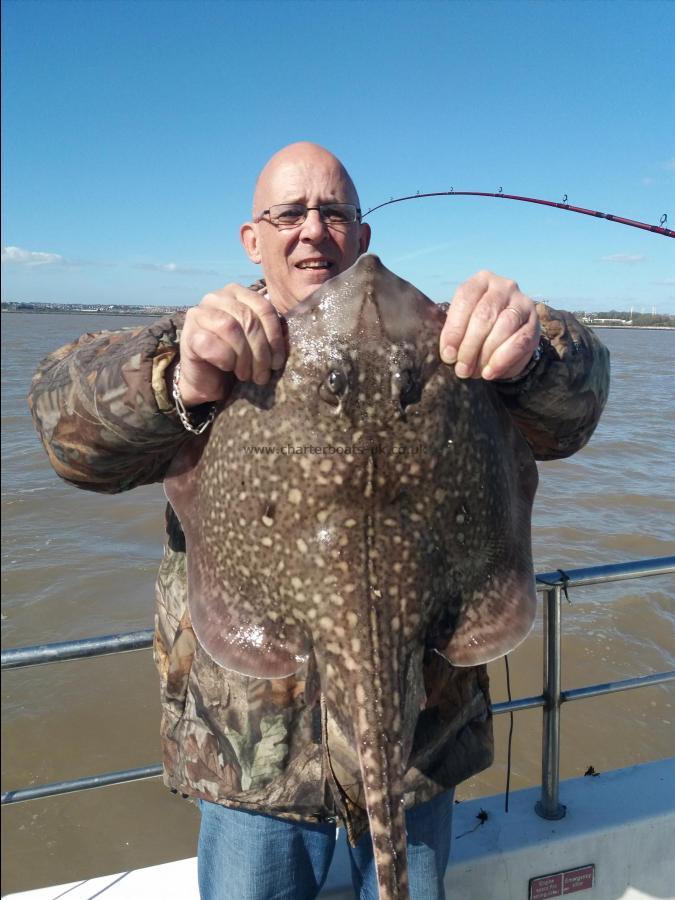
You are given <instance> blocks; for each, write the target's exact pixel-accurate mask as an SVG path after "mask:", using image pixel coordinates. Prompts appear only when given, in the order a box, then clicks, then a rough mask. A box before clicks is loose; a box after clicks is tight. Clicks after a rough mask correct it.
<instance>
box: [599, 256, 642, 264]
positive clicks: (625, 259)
mask: <svg viewBox="0 0 675 900" xmlns="http://www.w3.org/2000/svg"><path fill="white" fill-rule="evenodd" d="M646 259H647V257H646V256H645V255H644V254H643V253H614V254H612V255H611V256H601V257H600V261H601V262H616V263H627V264H629V265H631V264H633V263H641V262H644V261H645V260H646Z"/></svg>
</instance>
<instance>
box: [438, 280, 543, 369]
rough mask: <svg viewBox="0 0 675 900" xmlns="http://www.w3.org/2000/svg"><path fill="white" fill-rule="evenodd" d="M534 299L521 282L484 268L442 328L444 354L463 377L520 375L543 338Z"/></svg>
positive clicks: (462, 292)
mask: <svg viewBox="0 0 675 900" xmlns="http://www.w3.org/2000/svg"><path fill="white" fill-rule="evenodd" d="M540 334H541V328H540V325H539V319H538V316H537V312H536V309H535V305H534V301H533V300H530V298H529V297H526V296H525V294H523V293H521V291H520V288H519V287H518V285H517V284H516V282H515V281H509V279H508V278H502V277H501V276H500V275H495V274H494V273H493V272H486V271H482V272H478V273H477V274H476V275H474V276H473V277H472V278H469V280H468V281H465V282H464V284H462V285H461V286H460V287H459V288H458V289H457V291H456V292H455V296H454V297H453V300H452V303H451V305H450V309H449V310H448V316H447V319H446V321H445V325H444V326H443V331H442V332H441V343H440V347H441V358H442V360H443V361H444V362H446V363H455V373H456V374H457V375H458V376H459V377H460V378H485V379H487V380H490V379H494V378H515V377H516V376H517V375H520V373H521V372H522V371H523V369H524V368H525V367H526V366H527V364H528V362H529V361H530V360H531V359H532V355H533V353H534V351H535V349H536V347H537V344H538V343H539V337H540Z"/></svg>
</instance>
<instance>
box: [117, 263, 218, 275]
mask: <svg viewBox="0 0 675 900" xmlns="http://www.w3.org/2000/svg"><path fill="white" fill-rule="evenodd" d="M134 269H140V270H141V271H143V272H170V273H171V274H172V275H217V274H218V273H217V272H215V271H214V270H213V269H198V268H194V267H192V266H179V265H178V264H177V263H175V262H169V263H136V264H135V265H134Z"/></svg>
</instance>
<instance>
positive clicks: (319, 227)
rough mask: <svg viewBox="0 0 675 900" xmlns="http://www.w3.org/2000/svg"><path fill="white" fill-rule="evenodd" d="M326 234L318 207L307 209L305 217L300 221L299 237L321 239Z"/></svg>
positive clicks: (307, 239) (310, 239) (313, 239)
mask: <svg viewBox="0 0 675 900" xmlns="http://www.w3.org/2000/svg"><path fill="white" fill-rule="evenodd" d="M325 234H326V223H325V222H324V221H323V220H322V218H321V214H320V213H319V210H318V209H308V210H307V218H306V219H305V221H304V222H303V223H302V229H301V232H300V237H301V238H302V239H304V240H306V241H317V240H321V239H322V238H323V237H324V236H325Z"/></svg>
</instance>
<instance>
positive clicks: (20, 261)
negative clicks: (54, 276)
mask: <svg viewBox="0 0 675 900" xmlns="http://www.w3.org/2000/svg"><path fill="white" fill-rule="evenodd" d="M2 262H3V263H15V264H16V265H19V266H64V265H67V260H66V259H65V258H64V257H63V256H60V255H59V254H58V253H42V252H41V251H38V250H24V249H23V248H22V247H3V248H2Z"/></svg>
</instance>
